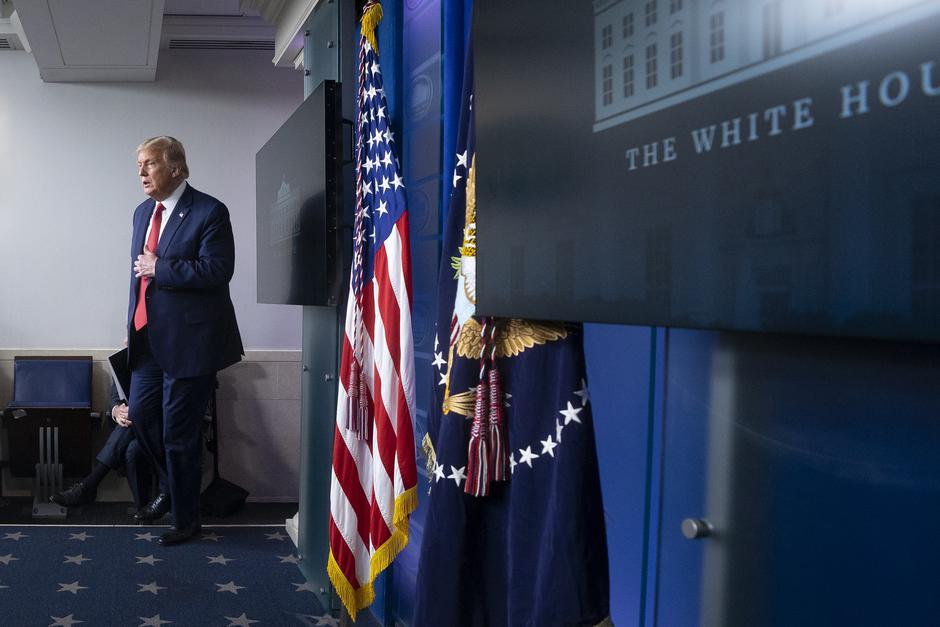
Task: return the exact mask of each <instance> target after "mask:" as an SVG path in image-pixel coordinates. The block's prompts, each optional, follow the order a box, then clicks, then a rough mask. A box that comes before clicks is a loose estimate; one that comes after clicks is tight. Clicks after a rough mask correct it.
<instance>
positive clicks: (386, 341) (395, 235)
mask: <svg viewBox="0 0 940 627" xmlns="http://www.w3.org/2000/svg"><path fill="white" fill-rule="evenodd" d="M381 10H382V9H381V5H379V4H378V3H372V2H369V3H367V4H366V7H365V9H364V11H363V18H362V32H363V35H362V37H360V40H359V81H358V120H357V137H356V220H355V228H354V242H353V249H354V250H353V254H354V257H353V265H352V272H351V276H350V282H349V300H348V303H347V307H346V325H345V336H344V339H343V349H342V350H343V352H342V365H341V368H340V385H339V393H338V398H337V407H336V433H335V435H334V439H333V476H332V483H331V488H330V516H331V519H330V557H329V563H328V571H329V574H330V579H331V580H332V582H333V586H334V587H335V588H336V591H337V594H338V595H339V597H340V599H341V600H342V601H343V604H344V605H345V606H346V610H347V611H348V612H349V614H350V616H352V617H353V619H355V616H356V612H357V611H358V610H360V609H362V608H364V607H366V606H368V605H369V604H370V603H372V601H373V599H374V597H375V593H374V590H373V585H372V584H373V581H374V580H375V578H376V576H377V575H378V574H379V573H380V572H381V571H382V570H384V569H385V568H386V567H387V566H388V565H389V564H390V563H391V562H392V560H393V559H394V558H395V556H396V555H397V554H398V553H399V552H400V551H401V550H402V549H403V548H404V547H405V545H407V544H408V517H409V515H410V514H411V512H412V511H414V509H415V507H416V506H417V492H416V484H417V469H416V464H415V445H414V428H413V426H412V420H413V417H414V414H415V400H414V399H415V390H414V346H413V342H412V334H411V300H412V291H411V251H410V244H409V237H408V211H407V208H406V206H405V192H404V185H403V184H402V179H401V176H400V174H399V170H398V160H397V159H396V158H395V149H394V139H395V138H394V134H393V132H392V130H391V128H390V127H389V120H388V108H387V106H386V99H385V93H384V91H383V89H382V73H381V70H380V68H379V57H378V52H377V46H376V42H375V34H374V33H375V26H376V25H377V23H378V20H380V19H381Z"/></svg>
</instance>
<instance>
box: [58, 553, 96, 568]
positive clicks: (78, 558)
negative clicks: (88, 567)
mask: <svg viewBox="0 0 940 627" xmlns="http://www.w3.org/2000/svg"><path fill="white" fill-rule="evenodd" d="M90 561H91V558H90V557H85V556H84V555H83V554H81V553H79V554H78V555H66V556H65V561H64V562H62V563H63V564H78V565H79V566H81V565H82V562H90Z"/></svg>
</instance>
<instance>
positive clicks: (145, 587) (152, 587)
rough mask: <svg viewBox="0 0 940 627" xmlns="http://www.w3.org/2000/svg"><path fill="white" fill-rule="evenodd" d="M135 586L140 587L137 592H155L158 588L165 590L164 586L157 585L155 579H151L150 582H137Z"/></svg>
mask: <svg viewBox="0 0 940 627" xmlns="http://www.w3.org/2000/svg"><path fill="white" fill-rule="evenodd" d="M137 587H138V588H140V590H138V591H137V592H152V593H153V594H157V592H158V591H160V590H166V586H158V585H157V582H156V581H151V582H150V583H146V584H144V583H139V584H137Z"/></svg>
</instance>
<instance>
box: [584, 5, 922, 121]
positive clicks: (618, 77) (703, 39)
mask: <svg viewBox="0 0 940 627" xmlns="http://www.w3.org/2000/svg"><path fill="white" fill-rule="evenodd" d="M937 9H938V3H937V2H936V0H929V1H925V0H892V1H891V2H886V1H883V0H594V61H595V62H594V85H595V88H594V93H595V96H594V102H595V106H594V109H595V118H594V119H595V124H594V131H595V132H597V131H601V130H604V129H606V128H610V127H612V126H616V125H618V124H622V123H624V122H628V121H630V120H634V119H637V118H640V117H642V116H644V115H647V114H649V113H652V112H654V111H658V110H661V109H665V108H668V107H670V106H673V105H675V104H678V103H680V102H684V101H687V100H691V99H692V98H696V97H698V96H701V95H704V94H707V93H710V92H713V91H717V90H719V89H723V88H725V87H728V86H731V85H734V84H735V83H739V82H742V81H745V80H749V79H751V78H754V77H755V76H760V75H761V74H766V73H768V72H771V71H774V70H777V69H780V68H782V67H786V66H788V65H792V64H794V63H797V62H800V61H804V60H807V59H811V58H813V57H816V56H819V55H820V54H823V53H825V52H829V51H831V50H836V49H838V48H841V47H843V46H846V45H848V44H851V43H855V42H857V41H861V40H863V39H866V38H868V37H871V36H873V35H877V34H879V33H882V32H887V31H889V30H892V29H895V28H898V27H899V26H901V25H904V24H906V23H910V22H913V21H916V20H918V19H921V18H922V17H924V16H926V15H929V14H932V13H935V12H936V11H937Z"/></svg>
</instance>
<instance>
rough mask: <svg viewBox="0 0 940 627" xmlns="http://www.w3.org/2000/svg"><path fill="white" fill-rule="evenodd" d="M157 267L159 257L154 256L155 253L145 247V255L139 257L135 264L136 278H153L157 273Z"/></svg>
mask: <svg viewBox="0 0 940 627" xmlns="http://www.w3.org/2000/svg"><path fill="white" fill-rule="evenodd" d="M156 267H157V256H156V255H155V254H153V251H152V250H150V249H149V248H147V247H146V246H145V247H144V254H143V255H137V261H135V262H134V272H135V273H136V274H135V275H134V276H135V277H136V278H138V279H139V278H140V277H148V278H153V275H154V272H156Z"/></svg>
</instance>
